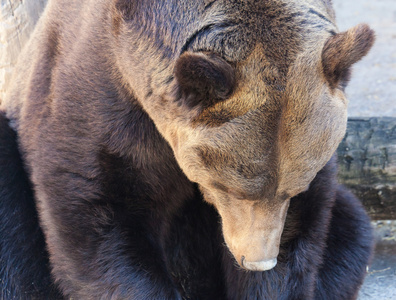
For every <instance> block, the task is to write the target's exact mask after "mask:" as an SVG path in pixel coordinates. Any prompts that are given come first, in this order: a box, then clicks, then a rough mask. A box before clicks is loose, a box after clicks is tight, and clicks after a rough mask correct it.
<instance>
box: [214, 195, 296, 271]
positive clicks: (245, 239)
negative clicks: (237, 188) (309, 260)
mask: <svg viewBox="0 0 396 300" xmlns="http://www.w3.org/2000/svg"><path fill="white" fill-rule="evenodd" d="M216 202H217V203H216V204H215V206H216V208H217V210H218V212H219V214H220V216H221V219H222V229H223V235H224V239H225V242H226V244H227V247H228V248H229V250H230V252H231V253H232V254H233V256H234V258H235V259H236V261H237V262H238V264H239V265H240V266H241V267H242V268H244V269H247V270H250V271H266V270H270V269H272V268H274V267H275V265H276V263H277V256H278V254H279V246H280V239H281V235H282V232H283V227H284V223H285V220H286V214H287V209H288V207H289V202H290V201H289V200H287V201H284V202H282V203H280V204H277V205H274V206H271V207H266V206H265V205H263V202H262V201H250V200H231V201H228V204H227V205H224V204H219V202H221V201H216Z"/></svg>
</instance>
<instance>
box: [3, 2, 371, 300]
mask: <svg viewBox="0 0 396 300" xmlns="http://www.w3.org/2000/svg"><path fill="white" fill-rule="evenodd" d="M172 15H177V16H178V17H177V18H172V17H170V16H172ZM373 36H374V35H373V32H372V31H371V30H370V29H369V28H368V26H366V25H359V26H357V27H355V28H353V29H351V30H349V31H347V32H346V33H337V31H336V27H335V25H334V14H333V11H332V8H331V3H330V2H329V1H316V2H312V1H306V2H305V1H302V2H300V1H295V2H294V1H278V0H271V1H229V2H225V1H184V0H183V1H156V0H152V1H141V0H137V1H130V0H100V1H90V0H84V1H81V0H80V1H70V0H68V1H66V0H53V1H50V2H49V3H48V5H47V8H46V10H45V12H44V14H43V16H42V18H41V19H40V21H39V23H38V25H37V27H36V29H35V32H34V34H33V36H32V38H31V40H30V42H29V44H28V45H27V46H26V47H25V48H24V52H23V54H22V56H21V58H20V61H19V64H18V66H17V70H16V73H15V76H14V78H13V88H12V89H11V90H10V91H9V92H8V94H7V97H6V98H5V99H4V101H3V103H2V107H1V109H2V110H3V111H4V112H2V114H1V115H0V142H1V143H0V217H1V218H0V229H1V241H0V245H1V247H0V282H1V283H2V285H1V294H0V295H1V296H2V298H4V299H57V298H60V299H61V298H66V299H68V298H73V299H355V298H356V297H357V293H358V290H359V287H360V285H361V284H362V282H363V279H364V276H365V272H366V266H367V264H368V263H369V260H370V257H371V253H372V232H371V228H370V222H369V218H368V217H367V215H366V213H365V211H364V209H363V207H362V206H361V204H360V202H359V201H358V200H357V199H356V198H355V197H354V196H353V195H352V194H351V193H350V192H348V191H347V190H345V188H343V187H342V186H340V185H339V184H338V183H337V181H336V173H337V170H336V161H335V159H334V158H331V156H332V155H333V153H334V151H335V149H336V146H337V144H338V143H339V142H340V140H341V138H342V136H343V133H344V132H345V124H346V105H345V102H346V100H345V97H344V95H343V92H342V89H341V87H342V86H344V85H345V82H346V80H347V77H348V74H349V72H350V67H351V65H352V64H353V63H355V62H356V61H357V60H359V59H360V58H361V57H363V56H364V55H365V54H366V53H367V51H368V50H369V49H370V47H371V45H372V43H373V40H374V37H373ZM350 48H352V49H353V51H349V50H350ZM329 103H330V104H329ZM286 212H287V213H286ZM246 224H247V225H246ZM244 226H247V227H248V228H250V229H249V230H247V229H246V227H244ZM263 249H264V250H263ZM275 264H276V266H275Z"/></svg>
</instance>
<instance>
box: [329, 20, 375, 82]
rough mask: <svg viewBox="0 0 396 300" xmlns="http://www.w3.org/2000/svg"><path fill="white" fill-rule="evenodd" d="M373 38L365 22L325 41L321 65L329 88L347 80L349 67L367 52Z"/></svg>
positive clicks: (372, 32)
mask: <svg viewBox="0 0 396 300" xmlns="http://www.w3.org/2000/svg"><path fill="white" fill-rule="evenodd" d="M374 40H375V34H374V31H373V30H372V29H370V27H369V26H367V25H366V24H360V25H357V26H355V27H353V28H351V29H349V30H348V31H345V32H341V33H338V34H335V35H333V36H332V37H330V38H329V39H328V40H327V41H326V43H325V45H324V47H323V50H322V66H323V72H324V75H325V76H326V79H327V81H328V82H329V84H330V87H331V88H336V87H337V86H338V85H339V84H340V83H342V81H347V80H348V78H347V77H348V76H349V73H350V67H351V66H352V65H353V64H354V63H356V62H357V61H359V60H360V59H361V58H362V57H363V56H365V55H366V54H367V53H368V51H369V50H370V48H371V46H372V45H373V43H374Z"/></svg>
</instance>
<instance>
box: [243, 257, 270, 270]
mask: <svg viewBox="0 0 396 300" xmlns="http://www.w3.org/2000/svg"><path fill="white" fill-rule="evenodd" d="M277 262H278V260H277V259H276V258H272V259H267V260H262V261H247V260H246V259H245V257H244V256H242V267H244V268H245V269H248V270H250V271H267V270H271V269H272V268H274V267H275V266H276V264H277Z"/></svg>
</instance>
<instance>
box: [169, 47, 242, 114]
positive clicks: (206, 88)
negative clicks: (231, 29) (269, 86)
mask: <svg viewBox="0 0 396 300" xmlns="http://www.w3.org/2000/svg"><path fill="white" fill-rule="evenodd" d="M175 77H176V79H177V82H178V84H179V87H180V89H181V92H182V95H183V98H184V99H185V101H186V103H187V105H188V106H189V107H191V108H192V107H195V106H197V105H202V107H209V106H211V105H214V104H215V103H217V102H219V101H221V100H225V99H227V98H228V97H229V96H230V95H231V93H232V92H233V90H234V88H235V70H234V68H233V67H232V66H231V65H230V64H229V63H228V62H226V61H225V60H224V59H223V58H221V57H220V56H218V55H216V54H205V53H202V52H198V53H192V52H185V53H183V54H182V55H181V56H180V57H179V58H178V60H177V62H176V66H175Z"/></svg>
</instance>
